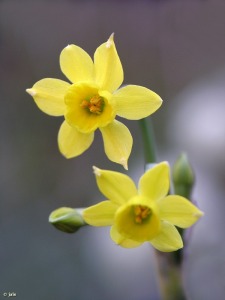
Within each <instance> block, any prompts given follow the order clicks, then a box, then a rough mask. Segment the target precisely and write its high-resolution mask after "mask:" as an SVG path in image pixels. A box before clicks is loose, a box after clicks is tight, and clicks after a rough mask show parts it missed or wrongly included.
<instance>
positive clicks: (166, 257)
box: [139, 118, 193, 300]
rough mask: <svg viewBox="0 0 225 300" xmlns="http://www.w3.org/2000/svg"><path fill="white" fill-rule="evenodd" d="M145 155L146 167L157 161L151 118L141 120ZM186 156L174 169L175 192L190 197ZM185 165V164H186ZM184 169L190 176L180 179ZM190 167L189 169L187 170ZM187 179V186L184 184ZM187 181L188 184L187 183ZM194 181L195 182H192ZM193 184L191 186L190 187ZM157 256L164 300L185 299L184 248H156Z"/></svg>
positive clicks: (190, 177)
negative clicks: (167, 251) (183, 275)
mask: <svg viewBox="0 0 225 300" xmlns="http://www.w3.org/2000/svg"><path fill="white" fill-rule="evenodd" d="M139 124H140V128H141V134H142V140H143V148H144V157H145V167H146V169H149V168H151V167H152V164H154V163H156V160H157V154H156V143H155V137H154V130H153V126H152V121H151V120H150V118H145V119H141V120H139ZM186 162H187V160H186V156H181V157H180V159H179V161H177V162H176V165H175V167H176V169H175V168H174V170H173V179H174V181H175V182H174V183H175V194H178V195H181V196H184V197H187V198H189V197H190V194H191V189H192V186H193V184H190V181H191V179H193V177H192V176H191V175H192V172H191V170H190V168H187V167H186V165H187V163H186ZM184 165H185V166H184ZM184 169H185V170H186V173H185V175H186V174H187V173H188V175H190V176H186V178H185V180H183V178H181V179H180V175H181V174H180V173H181V172H182V176H183V177H184V176H185V175H183V174H184ZM187 169H188V170H187ZM181 181H182V183H181ZM183 181H185V186H184V184H183ZM186 183H187V184H186ZM191 183H193V182H191ZM190 185H191V187H190ZM181 192H182V193H181ZM179 232H180V233H181V235H182V234H183V229H181V228H179ZM155 257H156V269H157V274H158V282H159V289H160V296H161V299H162V300H173V299H176V300H185V299H186V297H185V293H184V289H183V285H182V269H181V265H182V249H179V250H177V251H176V252H172V253H165V252H160V251H158V250H157V249H156V250H155Z"/></svg>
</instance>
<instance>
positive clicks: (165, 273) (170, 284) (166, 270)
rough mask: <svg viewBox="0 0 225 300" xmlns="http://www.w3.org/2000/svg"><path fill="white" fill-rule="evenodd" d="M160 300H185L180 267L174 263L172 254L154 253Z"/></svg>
mask: <svg viewBox="0 0 225 300" xmlns="http://www.w3.org/2000/svg"><path fill="white" fill-rule="evenodd" d="M155 253H156V263H157V270H158V277H159V285H160V293H161V299H162V300H175V299H176V300H185V299H186V296H185V294H184V289H183V286H182V274H181V268H180V265H177V264H176V262H175V261H174V256H173V253H163V252H159V251H157V250H156V251H155Z"/></svg>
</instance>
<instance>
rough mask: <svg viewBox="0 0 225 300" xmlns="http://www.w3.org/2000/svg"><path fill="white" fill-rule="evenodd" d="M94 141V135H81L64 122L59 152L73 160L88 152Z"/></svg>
mask: <svg viewBox="0 0 225 300" xmlns="http://www.w3.org/2000/svg"><path fill="white" fill-rule="evenodd" d="M93 139H94V133H90V134H89V133H88V134H85V133H81V132H79V131H77V129H76V128H73V127H71V126H70V125H69V124H68V123H67V122H66V121H64V122H63V123H62V125H61V127H60V129H59V134H58V144H59V150H60V152H61V153H62V154H63V155H64V156H65V157H66V158H72V157H75V156H78V155H80V154H82V153H83V152H84V151H85V150H87V149H88V148H89V147H90V145H91V144H92V142H93Z"/></svg>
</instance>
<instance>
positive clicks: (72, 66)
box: [59, 45, 94, 83]
mask: <svg viewBox="0 0 225 300" xmlns="http://www.w3.org/2000/svg"><path fill="white" fill-rule="evenodd" d="M59 62H60V68H61V70H62V72H63V74H64V75H65V76H66V77H67V78H68V79H69V80H70V81H71V82H73V83H76V82H77V81H89V80H90V81H93V70H94V65H93V61H92V59H91V57H90V56H89V55H88V54H87V52H85V51H84V50H83V49H82V48H80V47H78V46H76V45H68V46H67V47H66V48H64V49H63V50H62V52H61V54H60V60H59Z"/></svg>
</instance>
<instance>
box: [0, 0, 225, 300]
mask: <svg viewBox="0 0 225 300" xmlns="http://www.w3.org/2000/svg"><path fill="white" fill-rule="evenodd" d="M112 32H115V42H116V46H117V49H118V53H119V55H120V58H121V61H122V64H123V68H124V73H125V80H124V84H129V83H131V84H138V85H143V86H146V87H148V88H150V89H152V90H154V91H155V92H157V93H158V94H160V95H161V97H162V98H163V100H164V103H163V106H162V108H161V109H160V110H159V111H158V112H157V113H155V114H154V116H153V118H152V119H153V123H154V128H155V134H156V140H157V145H158V153H159V155H158V156H159V160H160V161H161V160H168V161H169V162H170V163H171V164H173V163H174V162H175V160H176V157H177V156H178V155H179V154H180V152H181V151H185V152H186V153H187V154H188V156H189V159H190V161H191V163H192V165H193V166H194V169H195V172H196V178H197V179H196V187H195V189H194V195H193V196H194V199H195V200H196V201H197V202H198V204H199V206H200V207H201V209H202V210H203V211H204V212H205V216H204V218H203V219H202V220H201V221H200V222H199V223H198V224H197V225H196V226H195V228H194V231H193V234H192V239H191V240H190V241H189V244H188V248H187V251H188V257H187V260H186V263H185V265H184V282H185V288H186V291H187V293H188V295H189V299H191V300H200V299H204V300H211V299H217V300H220V299H224V294H225V256H224V253H225V236H224V226H225V218H224V212H225V197H224V194H225V193H224V188H225V186H224V179H225V118H224V115H225V2H224V1H222V0H221V1H216V0H211V1H210V0H208V1H207V0H201V1H200V0H196V1H194V0H193V1H182V0H177V1H175V0H174V1H172V0H168V1H166V0H165V1H163V0H161V1H160V0H158V1H156V0H155V1H147V0H146V1H141V0H140V1H119V0H118V1H100V0H99V1H98V0H95V1H94V0H93V1H91V0H89V1H87V0H86V1H85V0H83V1H75V0H70V1H69V0H67V1H66V0H65V1H60V0H58V1H57V0H55V1H50V0H49V1H47V0H46V1H43V0H42V1H41V0H38V1H34V0H33V1H31V0H29V1H28V0H27V1H26V0H20V1H13V0H5V1H3V0H2V1H0V101H1V110H0V114H1V118H0V121H1V143H0V193H1V201H0V203H1V206H0V239H1V240H0V265H1V268H0V299H3V298H4V297H3V293H4V292H15V293H16V295H17V297H16V299H18V300H19V299H21V300H30V299H32V300H40V299H43V300H58V299H64V300H75V299H76V300H89V299H90V300H95V299H96V300H105V299H106V300H114V299H124V300H147V299H151V300H159V295H158V291H157V290H158V286H157V276H156V272H155V262H154V251H153V249H152V248H151V246H149V245H148V244H146V245H143V246H142V247H140V248H137V249H131V250H126V249H122V248H120V247H118V246H116V245H114V243H113V242H112V241H111V240H110V237H109V228H91V227H89V228H82V229H81V230H80V231H79V232H78V233H77V234H75V235H69V234H64V233H62V232H59V231H57V230H56V229H55V228H53V227H52V226H51V225H50V224H49V223H48V216H49V214H50V212H51V211H52V210H54V209H56V208H58V207H61V206H70V207H82V206H85V205H90V204H93V203H96V202H97V201H99V200H103V199H104V196H102V195H101V194H100V193H99V191H98V189H97V186H96V184H95V179H94V176H93V174H92V168H91V167H92V165H96V166H98V167H100V168H109V169H112V170H118V171H121V172H123V170H122V168H121V167H120V166H117V165H115V164H113V163H111V162H109V161H108V160H107V159H106V156H105V154H104V151H103V145H102V139H101V136H100V134H97V136H96V139H95V141H94V144H93V145H92V146H91V148H90V149H89V150H88V151H87V152H85V153H84V154H83V155H82V156H80V157H78V158H76V159H71V160H66V159H65V158H63V157H62V156H61V154H60V153H59V151H58V148H57V140H56V139H57V133H58V129H59V126H60V124H61V122H62V119H61V118H54V117H49V116H47V115H45V114H44V113H42V112H41V111H40V110H39V109H38V108H37V107H36V105H35V103H34V102H33V100H32V98H31V97H30V96H29V95H28V94H26V93H25V89H26V88H30V87H31V86H32V85H33V84H34V83H35V82H36V81H38V80H40V79H42V78H45V77H53V78H60V79H65V77H64V76H63V74H62V73H61V71H60V68H59V54H60V52H61V50H62V49H63V48H64V47H65V46H67V45H68V44H73V43H74V44H76V45H79V46H80V47H82V48H83V49H85V50H86V51H87V52H88V53H89V54H90V55H91V56H93V54H94V51H95V49H96V48H97V47H98V46H99V45H100V44H101V43H103V42H105V41H106V40H107V39H108V37H109V36H110V34H111V33H112ZM65 80H66V79H65ZM124 123H125V124H126V125H127V126H128V127H129V128H130V131H131V132H132V135H133V137H134V147H133V151H132V155H131V157H130V161H129V175H130V176H131V177H133V178H134V180H135V181H137V180H138V178H139V177H140V176H141V175H142V173H143V170H144V161H143V153H142V149H141V143H142V141H141V137H140V131H139V125H138V122H135V121H124Z"/></svg>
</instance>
